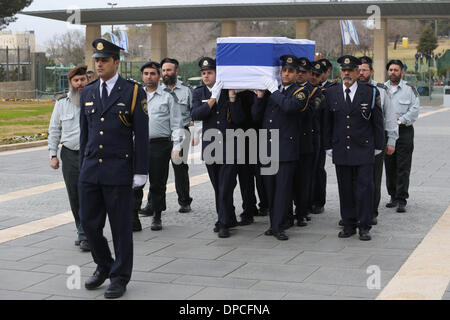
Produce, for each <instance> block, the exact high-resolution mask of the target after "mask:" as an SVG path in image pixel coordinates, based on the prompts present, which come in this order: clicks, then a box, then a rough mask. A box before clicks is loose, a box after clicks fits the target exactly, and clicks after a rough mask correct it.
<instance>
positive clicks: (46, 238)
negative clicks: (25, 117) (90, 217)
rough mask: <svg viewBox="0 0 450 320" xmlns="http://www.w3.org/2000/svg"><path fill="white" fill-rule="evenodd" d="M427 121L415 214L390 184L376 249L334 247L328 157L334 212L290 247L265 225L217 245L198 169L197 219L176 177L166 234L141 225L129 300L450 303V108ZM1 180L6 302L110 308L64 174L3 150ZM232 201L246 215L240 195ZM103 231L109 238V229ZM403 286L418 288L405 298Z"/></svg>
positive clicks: (0, 245)
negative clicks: (92, 282)
mask: <svg viewBox="0 0 450 320" xmlns="http://www.w3.org/2000/svg"><path fill="white" fill-rule="evenodd" d="M421 112H422V113H421V116H422V118H421V119H419V120H418V122H417V124H416V126H415V134H416V138H415V150H414V156H413V168H412V177H411V187H410V194H411V198H410V199H409V202H408V206H407V209H408V210H407V212H406V213H402V214H400V213H396V212H395V210H392V209H388V208H385V207H384V204H385V202H386V200H387V199H388V196H387V194H386V190H385V188H384V184H383V189H382V202H381V206H380V217H379V224H378V225H377V226H375V227H374V228H373V229H372V241H368V242H363V241H360V240H358V237H357V236H354V237H352V238H350V239H339V238H338V237H337V234H338V232H339V231H340V227H338V225H337V222H338V221H339V212H338V194H337V184H336V176H335V171H334V167H333V166H332V164H331V163H330V161H329V159H327V171H328V189H327V192H328V194H327V204H326V210H325V213H323V214H321V215H315V216H313V217H312V218H313V220H312V221H311V223H310V224H309V225H308V226H307V227H304V228H299V227H293V228H290V229H289V230H288V231H287V233H288V235H289V236H290V239H289V241H284V242H280V241H278V240H276V239H275V238H274V237H267V236H265V235H264V231H265V229H266V228H267V217H256V222H255V223H254V224H252V225H249V226H245V227H237V228H235V229H233V230H232V236H231V237H230V238H228V239H219V238H217V234H215V233H213V231H212V228H213V223H214V221H215V218H216V217H215V213H214V211H215V210H214V198H213V189H212V186H211V184H210V183H209V181H208V179H205V173H206V170H205V167H204V165H201V164H196V165H192V166H190V176H191V179H192V181H193V186H192V191H191V193H192V196H193V198H194V202H193V203H192V208H193V211H192V212H191V213H188V214H180V213H178V212H177V210H178V204H177V200H176V193H175V192H174V187H173V184H172V183H173V172H172V169H171V173H170V178H169V187H168V190H169V191H170V193H169V194H168V197H167V200H168V201H167V203H168V209H167V211H166V212H164V214H163V227H164V228H163V230H162V231H151V230H150V228H149V226H150V223H151V218H142V223H143V226H144V228H145V229H144V230H143V231H142V232H137V233H134V240H135V257H134V271H133V275H132V281H131V282H130V284H129V285H128V290H127V293H126V295H125V296H124V297H123V298H122V299H205V300H206V299H250V300H253V299H255V300H260V299H376V298H377V297H379V298H386V299H392V298H416V299H417V298H419V299H429V298H431V299H450V288H449V287H448V284H449V280H450V272H449V266H450V257H449V252H450V250H449V247H448V245H449V244H450V239H449V236H450V210H448V211H447V212H446V210H447V208H448V207H449V206H450V200H449V199H450V143H449V140H450V126H449V125H448V124H449V123H450V110H449V109H446V108H441V107H425V108H422V110H421ZM19 151H20V150H19ZM0 170H1V172H2V175H1V176H0V299H103V293H104V290H105V288H106V285H107V283H108V282H106V283H105V285H103V286H102V287H101V288H99V289H98V290H94V291H87V290H85V289H84V287H83V283H84V280H85V279H86V278H87V277H88V276H90V275H91V274H92V273H93V271H94V268H95V265H94V264H93V262H92V258H91V254H90V253H83V252H80V251H79V249H78V247H75V246H74V244H73V242H74V240H75V227H74V223H73V222H72V219H71V216H70V213H69V212H68V210H69V203H68V198H67V195H66V190H65V188H64V184H63V183H61V182H62V174H61V171H60V170H59V171H54V170H52V169H50V168H49V166H48V152H47V151H46V150H45V147H44V148H42V147H41V148H32V149H28V150H26V151H24V150H22V151H20V152H17V151H6V152H0ZM235 201H236V203H235V206H236V208H237V213H238V214H239V213H240V212H241V200H240V194H239V189H238V188H237V189H236V193H235ZM444 213H445V214H444ZM433 227H434V228H433ZM430 230H431V231H430ZM105 233H106V236H107V237H108V239H111V236H110V231H109V227H106V228H105ZM424 239H425V240H424ZM111 246H112V244H111ZM69 266H79V267H80V270H81V289H72V290H70V289H68V285H67V284H68V279H69V280H71V279H72V278H69V277H70V275H69V274H67V273H66V272H67V269H68V267H69ZM377 275H380V277H377ZM378 280H379V281H378ZM391 280H392V281H391ZM423 280H425V287H424V284H423V283H424V281H423ZM421 281H422V282H421ZM70 283H72V284H73V282H71V281H69V284H70ZM388 283H389V285H388ZM75 284H76V282H75ZM399 284H401V285H400V287H402V286H404V285H405V284H409V285H410V287H408V288H407V291H404V292H401V290H400V292H399ZM368 285H369V286H368ZM368 287H370V288H368ZM383 289H384V290H383ZM405 290H406V289H405ZM417 292H420V293H422V295H414V294H415V293H417Z"/></svg>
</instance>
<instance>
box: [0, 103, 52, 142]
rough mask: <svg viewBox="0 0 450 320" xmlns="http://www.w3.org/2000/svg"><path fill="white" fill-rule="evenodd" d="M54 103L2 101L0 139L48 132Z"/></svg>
mask: <svg viewBox="0 0 450 320" xmlns="http://www.w3.org/2000/svg"><path fill="white" fill-rule="evenodd" d="M53 107H54V103H48V102H45V103H39V102H0V140H3V139H5V138H10V137H14V136H30V135H35V134H37V133H47V131H48V124H49V122H50V117H51V115H52V111H53Z"/></svg>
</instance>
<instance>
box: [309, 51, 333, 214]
mask: <svg viewBox="0 0 450 320" xmlns="http://www.w3.org/2000/svg"><path fill="white" fill-rule="evenodd" d="M317 62H320V63H321V64H322V66H323V67H324V73H323V74H322V76H321V81H320V83H319V86H320V87H321V88H322V89H325V90H324V91H322V92H323V93H324V94H325V93H326V89H327V88H328V87H330V86H332V85H334V84H335V83H334V82H333V81H329V80H328V78H329V77H330V74H331V71H332V70H333V65H332V64H331V62H330V61H329V60H328V59H320V60H318V61H317ZM323 110H324V109H323V108H321V110H320V111H319V115H318V117H319V118H320V136H321V140H322V137H323ZM325 157H326V155H325V150H324V149H323V143H322V141H321V145H320V150H319V155H318V159H317V164H316V173H315V175H314V178H313V191H312V195H311V198H312V207H311V210H312V213H313V214H320V213H322V212H323V211H324V206H325V202H326V188H327V172H326V170H325Z"/></svg>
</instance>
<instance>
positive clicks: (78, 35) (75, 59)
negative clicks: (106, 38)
mask: <svg viewBox="0 0 450 320" xmlns="http://www.w3.org/2000/svg"><path fill="white" fill-rule="evenodd" d="M84 44H85V38H84V34H83V32H81V31H79V30H72V31H67V32H66V33H63V34H56V35H54V36H53V38H52V39H50V40H49V41H47V56H48V57H49V59H50V60H51V61H53V62H54V63H62V64H73V65H78V64H81V63H83V61H84Z"/></svg>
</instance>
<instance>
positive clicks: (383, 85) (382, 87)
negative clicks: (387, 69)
mask: <svg viewBox="0 0 450 320" xmlns="http://www.w3.org/2000/svg"><path fill="white" fill-rule="evenodd" d="M377 87H378V88H381V89H384V90H386V91H387V90H388V87H386V85H385V84H384V83H381V82H378V83H377Z"/></svg>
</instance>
